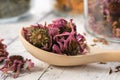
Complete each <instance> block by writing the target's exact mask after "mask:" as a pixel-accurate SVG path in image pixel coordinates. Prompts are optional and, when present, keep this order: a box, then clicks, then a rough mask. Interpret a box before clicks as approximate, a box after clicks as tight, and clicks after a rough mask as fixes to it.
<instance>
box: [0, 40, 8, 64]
mask: <svg viewBox="0 0 120 80" xmlns="http://www.w3.org/2000/svg"><path fill="white" fill-rule="evenodd" d="M2 42H3V39H0V62H2V61H3V60H4V59H6V58H7V56H8V52H7V51H6V48H7V46H6V45H5V44H3V43H2Z"/></svg>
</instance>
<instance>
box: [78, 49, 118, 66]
mask: <svg viewBox="0 0 120 80" xmlns="http://www.w3.org/2000/svg"><path fill="white" fill-rule="evenodd" d="M80 61H81V60H80ZM83 61H84V63H83V64H87V63H95V62H119V61H120V50H111V51H109V52H108V51H103V52H100V53H97V54H91V55H87V56H84V57H83Z"/></svg>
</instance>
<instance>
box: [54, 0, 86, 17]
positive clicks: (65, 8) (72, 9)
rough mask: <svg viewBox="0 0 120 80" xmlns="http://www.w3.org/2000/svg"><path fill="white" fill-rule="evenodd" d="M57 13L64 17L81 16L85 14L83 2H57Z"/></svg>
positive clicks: (70, 0) (81, 0)
mask: <svg viewBox="0 0 120 80" xmlns="http://www.w3.org/2000/svg"><path fill="white" fill-rule="evenodd" d="M54 9H55V13H57V14H64V15H79V14H82V13H83V11H84V10H83V9H84V8H83V0H55V3H54Z"/></svg>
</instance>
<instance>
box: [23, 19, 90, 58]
mask: <svg viewBox="0 0 120 80" xmlns="http://www.w3.org/2000/svg"><path fill="white" fill-rule="evenodd" d="M23 31H24V37H25V39H26V40H27V41H29V42H30V43H31V44H32V45H34V46H36V47H38V48H40V49H43V50H46V51H49V52H54V53H57V54H66V55H68V56H69V55H70V56H73V55H78V54H85V52H86V51H87V50H88V46H87V44H86V42H85V37H84V36H83V35H81V34H79V33H77V30H76V25H75V24H74V23H73V21H72V19H70V21H66V20H65V19H57V20H54V21H53V22H52V23H51V24H48V25H46V24H45V25H42V24H37V25H31V26H30V28H23Z"/></svg>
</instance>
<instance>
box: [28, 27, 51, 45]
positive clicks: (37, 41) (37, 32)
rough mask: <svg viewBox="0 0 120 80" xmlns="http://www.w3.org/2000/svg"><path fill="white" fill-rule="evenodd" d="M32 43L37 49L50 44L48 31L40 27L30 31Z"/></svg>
mask: <svg viewBox="0 0 120 80" xmlns="http://www.w3.org/2000/svg"><path fill="white" fill-rule="evenodd" d="M29 40H30V43H32V44H33V45H34V46H36V47H43V46H45V45H47V44H48V42H49V40H50V37H49V34H48V29H46V28H43V27H40V28H37V27H34V28H33V29H32V30H31V31H30V36H29Z"/></svg>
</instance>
